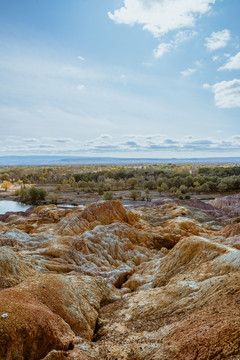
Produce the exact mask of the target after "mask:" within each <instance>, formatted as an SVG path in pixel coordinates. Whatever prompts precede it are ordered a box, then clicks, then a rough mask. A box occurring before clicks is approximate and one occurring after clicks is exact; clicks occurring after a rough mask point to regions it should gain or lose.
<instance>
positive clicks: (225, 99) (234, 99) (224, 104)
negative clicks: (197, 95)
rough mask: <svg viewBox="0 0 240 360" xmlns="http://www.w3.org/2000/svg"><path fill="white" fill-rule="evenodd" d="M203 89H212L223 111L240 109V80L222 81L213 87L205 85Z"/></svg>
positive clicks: (216, 101)
mask: <svg viewBox="0 0 240 360" xmlns="http://www.w3.org/2000/svg"><path fill="white" fill-rule="evenodd" d="M203 87H204V88H211V90H212V91H213V93H214V98H215V104H216V106H217V107H219V108H222V109H230V108H235V107H240V79H234V80H231V81H221V82H218V83H216V84H214V85H212V86H210V85H207V84H204V85H203Z"/></svg>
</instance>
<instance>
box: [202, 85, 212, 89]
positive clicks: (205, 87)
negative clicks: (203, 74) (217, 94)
mask: <svg viewBox="0 0 240 360" xmlns="http://www.w3.org/2000/svg"><path fill="white" fill-rule="evenodd" d="M203 88H204V89H211V85H209V84H203Z"/></svg>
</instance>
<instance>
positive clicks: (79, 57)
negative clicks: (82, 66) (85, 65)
mask: <svg viewBox="0 0 240 360" xmlns="http://www.w3.org/2000/svg"><path fill="white" fill-rule="evenodd" d="M77 58H78V60H81V61H85V58H84V57H83V56H80V55H79V56H78V57H77Z"/></svg>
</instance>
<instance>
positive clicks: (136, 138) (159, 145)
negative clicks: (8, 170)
mask: <svg viewBox="0 0 240 360" xmlns="http://www.w3.org/2000/svg"><path fill="white" fill-rule="evenodd" d="M217 132H218V133H220V132H221V130H217ZM12 140H14V141H12ZM0 144H1V145H0V154H1V153H4V151H6V150H7V151H8V153H9V154H10V155H12V154H24V153H25V154H28V153H29V151H31V154H35V155H37V154H38V155H39V154H41V155H44V154H52V155H53V154H55V155H66V154H67V155H79V154H91V155H92V154H96V155H98V154H106V153H112V152H116V153H117V154H118V156H119V154H120V153H121V154H122V156H123V157H124V156H125V155H124V154H125V153H139V152H140V151H143V152H145V153H151V152H153V151H155V152H161V153H167V152H171V151H174V152H176V151H178V152H180V153H182V154H184V153H186V152H188V153H192V152H195V153H196V152H199V151H201V152H203V153H208V154H209V152H222V151H226V152H227V151H237V150H239V147H240V135H235V136H232V137H229V138H225V139H221V140H217V139H213V138H209V137H207V138H194V137H192V136H185V137H183V138H171V137H168V136H163V135H146V136H143V135H130V136H128V135H125V136H122V137H121V138H120V139H119V138H117V137H116V138H115V139H114V138H113V137H111V136H109V135H101V136H98V137H97V138H93V139H91V140H86V141H84V142H83V141H82V142H81V141H77V140H74V139H72V138H54V137H40V138H36V139H31V138H21V137H14V139H13V137H8V138H5V139H4V140H3V141H1V142H0ZM182 156H185V155H182Z"/></svg>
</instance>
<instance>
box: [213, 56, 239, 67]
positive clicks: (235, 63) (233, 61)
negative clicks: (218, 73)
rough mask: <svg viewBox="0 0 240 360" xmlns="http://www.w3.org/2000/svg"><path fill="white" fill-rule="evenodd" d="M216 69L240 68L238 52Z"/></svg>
mask: <svg viewBox="0 0 240 360" xmlns="http://www.w3.org/2000/svg"><path fill="white" fill-rule="evenodd" d="M218 70H240V52H239V53H237V54H236V55H234V56H231V57H229V59H228V61H227V62H226V64H225V65H223V66H221V67H220V68H219V69H218Z"/></svg>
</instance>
